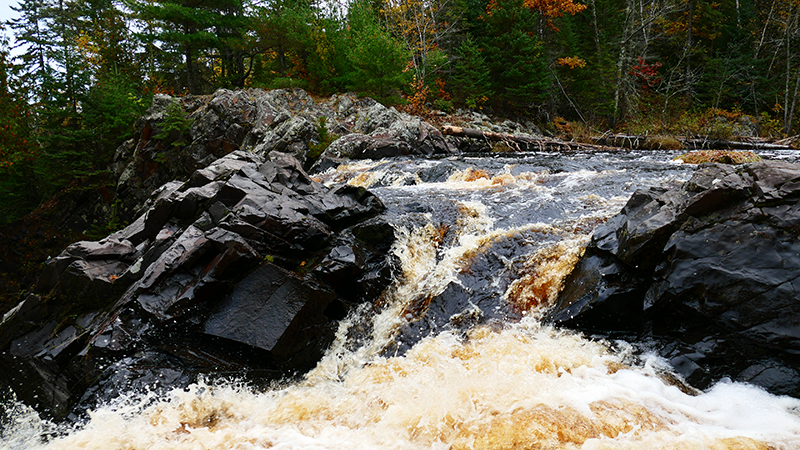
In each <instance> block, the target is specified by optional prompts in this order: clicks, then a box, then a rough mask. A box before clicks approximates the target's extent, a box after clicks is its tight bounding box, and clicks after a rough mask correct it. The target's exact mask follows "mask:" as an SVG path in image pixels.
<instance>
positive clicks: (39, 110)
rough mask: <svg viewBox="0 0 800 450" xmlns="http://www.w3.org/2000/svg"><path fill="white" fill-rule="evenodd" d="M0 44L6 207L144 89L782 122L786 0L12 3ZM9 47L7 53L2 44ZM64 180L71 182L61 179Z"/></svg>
mask: <svg viewBox="0 0 800 450" xmlns="http://www.w3.org/2000/svg"><path fill="white" fill-rule="evenodd" d="M14 9H15V10H16V11H17V13H18V16H19V17H18V18H17V19H15V20H13V21H12V22H11V23H10V24H9V25H10V31H11V33H13V35H14V38H15V42H16V44H15V45H16V46H17V48H15V49H13V50H14V51H13V52H11V53H10V50H11V49H9V48H8V44H7V43H3V44H2V45H0V47H2V51H0V64H2V67H0V70H1V71H0V102H2V109H0V171H3V178H2V180H3V181H2V182H0V190H2V192H3V193H5V194H6V195H5V196H4V198H5V199H6V200H4V202H5V203H4V205H6V206H4V208H5V209H4V212H5V213H6V214H5V215H4V218H3V219H2V220H4V221H8V220H11V219H13V218H14V217H17V216H18V215H19V214H20V213H22V212H24V211H25V210H26V209H29V208H30V207H32V206H33V205H35V204H37V202H38V201H40V200H41V199H42V198H45V197H46V196H47V195H49V193H52V192H55V191H57V190H59V189H64V188H68V187H69V186H73V187H76V188H77V187H79V186H87V185H93V183H103V182H105V181H103V180H104V176H105V175H104V171H105V169H106V167H107V166H108V164H109V162H110V160H111V158H112V157H113V151H114V149H115V148H116V146H118V145H119V144H120V143H121V141H122V140H123V139H125V138H126V137H127V136H129V135H130V133H131V132H132V124H133V122H134V120H135V118H136V117H137V116H138V115H140V114H141V113H142V111H143V109H144V108H146V106H147V105H148V104H149V102H150V99H149V97H150V96H151V95H152V94H154V93H159V92H163V93H170V94H175V95H185V94H194V95H200V94H206V93H210V92H213V91H214V90H215V89H217V88H220V87H225V88H246V87H260V88H278V87H290V86H300V87H303V88H305V89H307V90H310V91H312V92H313V93H316V94H319V95H328V94H332V93H335V92H341V91H356V92H358V93H360V94H363V95H368V96H373V97H375V98H377V99H379V100H381V101H386V102H391V103H395V104H397V103H404V102H409V103H411V104H412V105H414V106H415V107H416V106H419V105H420V104H422V105H424V104H425V102H428V104H430V105H434V106H436V107H438V108H445V109H447V108H453V107H457V106H468V107H472V108H492V109H494V110H495V111H502V112H505V113H513V114H517V115H526V116H528V117H530V118H531V119H533V120H535V121H539V122H540V123H550V122H551V121H552V120H553V119H554V118H556V117H563V118H566V119H568V120H579V121H584V122H587V123H588V124H589V125H592V126H594V127H596V128H600V129H612V128H621V129H626V128H627V129H632V130H633V129H636V127H663V128H666V129H673V130H677V129H680V128H681V127H691V126H692V121H693V120H694V121H695V122H696V121H697V120H700V119H698V118H701V117H704V115H708V111H725V112H726V114H729V115H737V114H748V115H751V116H752V117H753V118H755V120H756V121H757V122H758V124H759V125H760V127H761V133H762V134H770V133H772V134H773V135H776V136H777V135H781V134H782V135H790V134H793V133H797V132H798V131H797V129H798V122H800V121H798V120H797V117H796V116H797V114H798V109H800V108H798V93H799V92H800V0H717V1H714V2H711V1H708V0H658V1H655V0H582V1H581V0H424V1H422V0H352V2H351V3H343V2H340V1H333V0H259V1H255V0H19V3H18V4H17V5H16V6H14ZM11 54H13V55H15V56H14V57H11V56H10V55H11ZM76 180H79V181H78V182H76Z"/></svg>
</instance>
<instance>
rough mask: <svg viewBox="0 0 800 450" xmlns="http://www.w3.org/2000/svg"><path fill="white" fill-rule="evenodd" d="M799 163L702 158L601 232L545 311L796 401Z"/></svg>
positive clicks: (701, 376)
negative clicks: (677, 182) (686, 176)
mask: <svg viewBox="0 0 800 450" xmlns="http://www.w3.org/2000/svg"><path fill="white" fill-rule="evenodd" d="M799 200H800V166H798V165H793V164H789V163H783V162H777V161H771V162H759V163H754V164H750V165H747V166H742V167H738V168H736V167H733V166H727V165H713V164H709V165H703V166H701V167H700V168H699V169H698V170H697V172H696V173H695V175H694V176H693V177H692V178H691V179H690V180H689V181H688V182H686V183H685V184H684V185H683V186H682V187H681V188H679V189H669V190H668V189H655V188H651V189H645V190H641V191H638V192H637V193H635V194H634V195H633V196H632V198H631V199H630V200H629V202H628V204H627V205H626V206H625V208H624V209H623V210H622V212H621V213H620V214H619V215H617V216H615V217H614V218H612V219H611V220H610V221H609V222H607V223H606V224H605V225H603V226H601V227H599V228H598V229H597V230H596V231H595V234H594V236H593V239H592V243H591V244H590V246H589V248H588V249H587V252H586V254H585V255H584V257H583V259H582V260H581V261H580V262H579V264H578V266H577V267H576V268H575V270H574V271H573V273H572V275H571V276H570V279H569V280H568V281H567V284H566V287H565V289H564V291H563V292H562V294H561V296H560V298H559V302H558V304H557V305H556V307H555V308H554V310H553V311H552V312H551V318H552V319H553V320H554V321H556V322H561V323H564V324H568V325H572V326H578V327H581V328H584V329H587V330H594V331H598V330H600V331H604V332H609V331H611V332H612V333H611V334H612V335H615V334H614V332H618V333H617V334H616V335H620V334H619V333H623V334H624V335H625V336H626V337H631V336H634V335H635V336H636V338H638V340H639V341H646V342H649V343H650V345H654V346H655V347H656V348H657V349H658V351H659V352H660V353H661V354H662V355H664V356H665V357H667V358H668V359H669V360H670V361H671V362H672V363H673V365H674V366H676V368H677V369H678V371H679V372H680V373H682V374H683V375H684V376H685V377H686V378H687V379H688V381H690V382H692V383H694V384H696V385H698V386H700V387H703V386H706V385H708V384H709V383H711V382H713V381H715V380H718V379H721V378H723V377H730V378H733V379H736V380H742V381H750V382H753V383H755V384H759V385H762V386H764V387H765V388H767V389H769V390H771V391H773V392H775V393H779V394H789V395H794V396H800V372H798V370H797V367H798V362H800V331H798V330H800V278H798V277H800V239H798V236H800V204H798V201H799Z"/></svg>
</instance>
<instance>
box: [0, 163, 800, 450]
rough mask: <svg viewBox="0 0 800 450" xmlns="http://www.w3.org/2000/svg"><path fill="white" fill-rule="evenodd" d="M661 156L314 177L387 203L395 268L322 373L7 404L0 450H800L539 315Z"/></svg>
mask: <svg viewBox="0 0 800 450" xmlns="http://www.w3.org/2000/svg"><path fill="white" fill-rule="evenodd" d="M672 156H674V155H672V154H670V153H667V152H665V153H654V152H646V153H636V152H632V153H607V154H606V153H594V154H572V155H569V156H565V155H562V154H547V153H536V154H533V153H532V154H523V155H514V156H513V157H512V156H503V155H499V156H495V157H457V158H450V159H438V160H422V159H414V160H411V159H393V160H382V161H362V162H355V163H353V164H350V165H344V166H341V167H339V168H338V169H336V170H331V171H329V172H326V173H324V174H321V175H318V176H317V177H316V178H317V179H318V181H320V182H322V183H326V184H332V183H336V182H347V183H350V184H355V185H359V186H364V187H367V188H369V189H370V190H372V191H373V192H375V193H376V194H377V195H378V196H379V197H380V198H381V199H382V200H383V201H384V203H385V204H386V206H387V211H386V213H385V218H386V219H387V220H388V221H389V222H390V223H392V225H393V226H394V227H395V229H396V230H397V233H396V234H397V236H398V241H397V243H396V245H395V247H394V250H393V251H394V252H395V254H396V256H397V257H398V260H399V261H400V263H401V270H400V272H401V273H399V274H398V278H397V280H396V281H395V282H394V284H393V285H392V286H391V287H390V288H389V289H387V291H386V292H384V294H383V295H382V296H381V298H380V299H376V301H375V303H374V304H373V305H369V306H367V305H365V306H363V307H361V308H358V309H356V310H354V311H352V313H351V314H350V315H349V316H348V317H347V318H346V319H344V320H343V321H342V322H341V323H340V325H339V330H338V334H337V339H336V341H335V342H334V344H333V345H332V347H331V348H330V349H329V350H328V352H327V353H326V355H325V357H324V358H323V360H322V361H321V362H320V363H319V364H318V366H317V367H316V368H315V369H314V370H312V371H311V372H310V373H308V374H307V375H306V376H305V377H304V378H303V379H302V380H300V381H292V382H288V381H287V382H284V383H276V384H275V385H274V386H273V387H272V388H271V389H267V390H264V389H255V388H252V387H248V386H246V385H244V384H240V383H237V382H235V381H234V382H224V383H220V382H214V383H211V382H200V383H198V384H195V385H193V386H192V387H191V388H190V389H187V390H175V391H173V392H171V393H169V394H168V395H164V394H163V393H162V394H158V395H157V394H154V393H148V392H132V393H129V394H127V395H125V396H123V397H121V398H119V399H118V400H117V401H115V402H114V403H112V404H109V405H106V406H105V407H102V408H100V409H98V410H97V411H93V412H92V413H91V418H90V420H89V421H88V423H85V424H83V425H81V426H80V427H75V428H70V429H64V428H59V427H58V426H55V425H52V424H50V423H49V422H47V421H45V420H43V419H40V418H39V416H37V415H36V413H35V412H33V410H32V409H30V408H28V407H26V406H25V405H22V404H20V403H17V402H14V401H13V399H12V400H7V401H6V402H5V406H4V408H5V409H4V411H3V412H2V413H0V421H2V425H1V426H2V435H1V436H0V438H2V442H0V449H3V450H5V449H27V448H36V449H38V448H47V449H126V450H128V449H242V450H244V449H266V448H275V449H337V450H345V449H360V450H365V449H384V450H385V449H476V450H477V449H714V450H723V449H729V450H734V449H736V450H743V449H774V450H779V449H780V450H789V449H797V448H800V400H797V399H793V398H789V397H777V396H773V395H770V394H768V393H766V392H765V391H763V390H760V389H758V388H756V387H753V386H748V385H744V384H737V383H731V382H725V381H723V382H720V383H717V384H716V385H714V386H713V387H711V388H710V389H708V390H707V391H705V392H703V393H700V394H699V395H690V394H688V393H686V392H685V390H681V389H680V388H679V387H678V386H676V385H674V383H671V382H669V379H670V378H671V377H670V376H665V374H669V373H670V368H669V367H668V366H667V365H666V363H665V362H664V361H663V360H661V359H659V358H658V357H657V356H655V355H654V354H649V353H645V354H641V352H638V351H634V350H633V347H632V346H631V345H629V344H627V343H625V342H605V341H601V340H595V339H590V338H588V337H585V336H582V335H580V334H578V333H576V332H573V331H569V330H560V329H556V328H554V327H552V326H550V325H546V324H542V323H541V322H540V320H539V318H540V317H541V314H542V313H543V312H544V311H546V309H547V307H548V305H549V304H550V302H551V301H552V300H553V299H554V298H555V295H556V294H557V292H558V290H559V289H560V287H561V283H562V281H563V279H564V277H565V276H566V274H568V273H569V271H570V269H571V268H572V266H573V265H574V263H575V262H576V261H577V259H578V257H579V256H580V254H581V253H582V251H583V248H584V246H585V244H586V243H587V242H588V239H589V237H590V235H591V232H592V230H593V229H594V227H595V226H596V225H597V224H599V223H601V222H603V221H604V220H606V219H608V218H609V217H611V216H612V215H614V214H615V213H616V212H618V211H619V210H620V208H621V207H622V206H623V205H624V204H625V202H626V201H627V199H628V197H629V196H630V195H631V194H632V193H633V191H634V190H635V189H637V188H639V187H644V186H652V185H670V184H678V183H680V182H682V181H684V180H686V179H687V178H688V177H689V176H690V175H691V172H692V170H693V169H692V168H691V167H687V166H683V165H680V164H677V163H674V162H672V161H671V158H672ZM768 156H771V157H773V158H781V159H788V160H796V159H797V155H796V154H794V153H791V152H788V153H782V154H772V155H768ZM437 299H439V300H437ZM442 299H443V300H442ZM437 301H444V302H445V303H447V304H448V306H449V308H450V309H451V310H452V308H454V307H455V308H456V310H457V311H456V313H455V314H452V315H450V316H446V317H445V316H442V315H441V311H443V310H437V309H436V307H435V303H436V302H437ZM448 302H449V303H448ZM437 311H438V313H437ZM437 314H438V315H437Z"/></svg>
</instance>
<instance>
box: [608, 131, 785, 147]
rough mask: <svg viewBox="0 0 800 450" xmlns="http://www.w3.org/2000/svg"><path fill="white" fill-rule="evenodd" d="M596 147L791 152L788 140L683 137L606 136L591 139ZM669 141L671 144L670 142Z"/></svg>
mask: <svg viewBox="0 0 800 450" xmlns="http://www.w3.org/2000/svg"><path fill="white" fill-rule="evenodd" d="M593 139H594V141H595V143H597V144H598V145H610V146H614V147H623V148H629V149H636V150H657V149H665V150H679V148H677V145H678V144H680V149H682V150H791V149H792V146H791V143H792V141H791V140H789V139H786V140H782V141H775V142H767V141H764V140H761V139H752V138H750V139H742V140H736V141H734V140H729V139H710V138H695V137H685V136H660V135H627V134H607V135H603V136H600V137H596V138H593ZM670 141H671V142H670Z"/></svg>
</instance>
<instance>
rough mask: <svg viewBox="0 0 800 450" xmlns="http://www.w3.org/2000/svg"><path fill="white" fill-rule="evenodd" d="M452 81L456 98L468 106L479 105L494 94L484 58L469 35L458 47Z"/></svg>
mask: <svg viewBox="0 0 800 450" xmlns="http://www.w3.org/2000/svg"><path fill="white" fill-rule="evenodd" d="M453 83H454V88H453V89H454V90H455V91H456V92H457V93H458V94H457V98H458V99H459V100H460V101H462V102H464V104H466V106H467V107H469V108H475V107H478V106H480V105H481V104H483V103H485V102H487V101H488V100H489V98H491V97H492V96H493V95H494V92H492V88H491V79H490V73H489V66H488V65H487V64H486V58H484V57H483V55H482V54H481V49H480V48H479V47H478V44H477V43H476V42H475V40H474V39H472V37H471V36H469V35H467V37H466V39H464V42H462V43H461V46H460V47H459V48H458V59H457V60H456V63H455V73H454V74H453Z"/></svg>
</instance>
